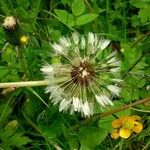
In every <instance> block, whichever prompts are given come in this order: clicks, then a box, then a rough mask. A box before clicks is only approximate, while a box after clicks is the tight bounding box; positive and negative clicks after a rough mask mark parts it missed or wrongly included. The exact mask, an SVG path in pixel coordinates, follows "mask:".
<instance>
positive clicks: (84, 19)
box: [76, 13, 98, 25]
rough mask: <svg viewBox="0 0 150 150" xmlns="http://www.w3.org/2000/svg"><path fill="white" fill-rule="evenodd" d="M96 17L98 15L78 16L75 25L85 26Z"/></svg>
mask: <svg viewBox="0 0 150 150" xmlns="http://www.w3.org/2000/svg"><path fill="white" fill-rule="evenodd" d="M97 17H98V14H91V13H90V14H84V15H82V16H79V17H78V18H77V21H76V25H84V24H87V23H89V22H91V21H93V20H94V19H96V18H97Z"/></svg>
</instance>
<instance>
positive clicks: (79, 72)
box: [71, 62, 95, 86]
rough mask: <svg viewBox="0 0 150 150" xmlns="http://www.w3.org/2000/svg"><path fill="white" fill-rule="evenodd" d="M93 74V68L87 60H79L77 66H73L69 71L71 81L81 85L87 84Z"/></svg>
mask: <svg viewBox="0 0 150 150" xmlns="http://www.w3.org/2000/svg"><path fill="white" fill-rule="evenodd" d="M94 76H95V72H94V69H93V67H92V65H91V64H89V63H88V62H81V63H80V65H79V66H73V68H72V71H71V77H72V81H73V82H74V83H76V84H78V85H82V86H85V85H86V86H87V85H89V82H90V81H91V80H92V79H93V78H94Z"/></svg>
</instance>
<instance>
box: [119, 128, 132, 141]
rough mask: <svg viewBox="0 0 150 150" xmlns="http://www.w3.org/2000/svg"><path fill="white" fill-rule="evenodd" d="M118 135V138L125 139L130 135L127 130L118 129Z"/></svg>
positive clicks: (129, 131)
mask: <svg viewBox="0 0 150 150" xmlns="http://www.w3.org/2000/svg"><path fill="white" fill-rule="evenodd" d="M119 135H120V137H122V138H125V139H127V138H128V137H129V136H130V135H131V130H130V129H127V128H120V130H119Z"/></svg>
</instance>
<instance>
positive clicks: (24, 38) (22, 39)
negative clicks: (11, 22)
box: [20, 35, 29, 45]
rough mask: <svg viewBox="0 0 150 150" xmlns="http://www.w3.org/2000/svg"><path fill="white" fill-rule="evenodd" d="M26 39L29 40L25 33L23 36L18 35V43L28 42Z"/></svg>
mask: <svg viewBox="0 0 150 150" xmlns="http://www.w3.org/2000/svg"><path fill="white" fill-rule="evenodd" d="M28 41H29V38H28V37H27V36H26V35H23V36H21V37H20V43H21V44H22V45H26V44H28Z"/></svg>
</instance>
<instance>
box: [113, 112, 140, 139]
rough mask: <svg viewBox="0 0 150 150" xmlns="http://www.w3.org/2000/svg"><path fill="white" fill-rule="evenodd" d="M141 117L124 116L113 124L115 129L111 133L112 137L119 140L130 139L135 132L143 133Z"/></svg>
mask: <svg viewBox="0 0 150 150" xmlns="http://www.w3.org/2000/svg"><path fill="white" fill-rule="evenodd" d="M140 119H141V117H139V116H137V115H133V116H122V117H120V118H119V119H116V120H114V121H113V122H112V127H113V128H115V129H114V131H112V133H111V137H112V138H114V139H117V138H119V137H122V138H129V137H130V136H131V134H132V133H133V132H135V133H137V134H138V133H141V131H142V130H143V125H142V124H141V123H139V122H138V121H140Z"/></svg>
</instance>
